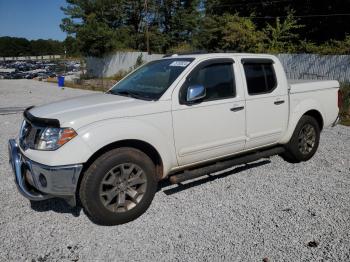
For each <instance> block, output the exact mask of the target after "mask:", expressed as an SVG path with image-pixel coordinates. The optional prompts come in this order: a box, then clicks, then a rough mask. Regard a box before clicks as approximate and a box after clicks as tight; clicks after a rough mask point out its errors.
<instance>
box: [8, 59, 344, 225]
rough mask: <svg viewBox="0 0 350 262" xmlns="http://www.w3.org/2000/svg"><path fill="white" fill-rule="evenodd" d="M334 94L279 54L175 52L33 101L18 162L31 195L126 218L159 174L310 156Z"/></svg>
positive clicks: (94, 214)
mask: <svg viewBox="0 0 350 262" xmlns="http://www.w3.org/2000/svg"><path fill="white" fill-rule="evenodd" d="M338 90H339V83H338V82H337V81H293V82H288V81H287V78H286V74H285V72H284V70H283V67H282V65H281V63H280V62H279V60H278V59H277V58H276V57H275V56H272V55H257V54H228V53H225V54H193V55H191V54H187V55H172V56H168V57H165V58H163V59H160V60H157V61H153V62H150V63H147V64H145V65H144V66H142V67H140V68H139V69H137V70H135V71H134V72H132V73H130V74H129V75H128V76H126V77H125V78H124V79H123V80H121V81H120V82H118V83H117V84H116V85H115V86H114V87H112V88H111V89H110V90H109V91H108V92H106V93H97V94H92V95H86V96H82V97H78V98H73V99H69V100H64V101H61V102H56V103H52V104H48V105H44V106H38V107H31V108H28V109H27V110H25V112H24V120H23V123H22V126H21V129H20V135H19V141H18V142H17V141H16V140H14V139H11V140H9V156H10V163H11V165H12V168H13V170H14V173H15V182H16V184H17V186H18V189H19V191H20V193H21V194H23V195H24V196H25V197H26V198H28V199H30V200H33V201H36V200H44V199H47V198H52V197H60V198H63V199H65V200H66V201H67V202H68V203H70V204H71V205H75V204H76V199H77V198H78V199H80V201H81V204H82V206H83V207H84V209H85V210H86V212H87V213H88V214H89V216H90V218H91V219H92V221H94V222H96V223H99V224H104V225H115V224H121V223H126V222H128V221H131V220H133V219H135V218H137V217H138V216H140V215H141V214H142V213H144V212H145V211H146V209H147V208H148V207H149V205H150V204H151V201H152V199H153V197H154V195H155V193H156V191H157V184H158V181H160V180H162V179H165V178H169V180H170V182H171V183H174V184H175V183H180V182H182V181H185V180H188V179H193V178H195V177H200V176H203V175H206V174H209V173H211V172H215V171H218V170H223V169H226V168H229V167H231V166H233V165H238V164H244V163H247V162H252V161H256V160H258V159H260V158H264V157H269V156H272V155H276V154H279V155H281V156H282V157H283V158H284V159H286V160H287V161H290V162H301V161H306V160H308V159H310V158H311V157H312V156H313V155H314V154H315V152H316V150H317V147H318V144H319V138H320V131H321V130H322V129H323V128H325V127H329V126H332V125H333V124H335V123H336V122H337V119H338V111H339V109H338V105H337V102H338V101H337V99H338V95H339V94H338Z"/></svg>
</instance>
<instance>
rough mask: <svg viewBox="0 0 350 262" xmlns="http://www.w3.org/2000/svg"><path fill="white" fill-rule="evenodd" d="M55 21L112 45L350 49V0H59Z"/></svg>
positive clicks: (89, 44) (88, 42) (91, 52)
mask: <svg viewBox="0 0 350 262" xmlns="http://www.w3.org/2000/svg"><path fill="white" fill-rule="evenodd" d="M66 2H67V5H66V6H65V7H62V10H63V12H64V13H65V15H66V17H65V18H64V19H63V20H62V24H61V29H62V30H63V31H65V32H67V33H68V34H70V35H72V36H75V38H76V40H77V45H78V47H79V50H80V51H81V53H82V54H83V55H87V56H103V55H105V54H106V53H109V52H112V51H114V50H142V51H146V50H148V51H150V52H154V53H171V52H181V51H191V50H206V51H224V50H232V51H239V52H270V53H278V52H293V53H294V52H303V53H321V54H349V53H350V36H349V35H347V33H348V32H349V30H350V28H349V27H348V26H347V25H349V24H350V0H333V1H331V2H330V1H327V0H308V1H302V0H268V1H258V0H234V1H232V0H204V1H203V0H128V1H126V0H90V1H85V0H66Z"/></svg>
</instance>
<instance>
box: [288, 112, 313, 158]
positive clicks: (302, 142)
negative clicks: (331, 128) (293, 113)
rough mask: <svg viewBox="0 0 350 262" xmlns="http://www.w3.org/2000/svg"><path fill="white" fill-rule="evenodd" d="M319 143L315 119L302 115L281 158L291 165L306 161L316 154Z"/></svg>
mask: <svg viewBox="0 0 350 262" xmlns="http://www.w3.org/2000/svg"><path fill="white" fill-rule="evenodd" d="M319 141H320V127H319V125H318V123H317V121H316V119H315V118H313V117H311V116H308V115H304V116H303V117H302V118H301V119H300V121H299V123H298V124H297V126H296V128H295V130H294V133H293V135H292V138H291V139H290V141H289V142H288V144H287V145H286V153H285V154H283V155H282V157H283V158H284V159H285V160H286V161H288V162H292V163H298V162H301V161H307V160H309V159H310V158H312V157H313V155H314V154H315V153H316V150H317V148H318V145H319Z"/></svg>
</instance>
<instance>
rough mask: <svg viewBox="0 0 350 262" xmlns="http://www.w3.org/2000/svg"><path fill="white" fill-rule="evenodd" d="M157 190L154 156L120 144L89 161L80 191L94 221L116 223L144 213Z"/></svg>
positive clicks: (83, 202)
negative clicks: (119, 146) (122, 146)
mask: <svg viewBox="0 0 350 262" xmlns="http://www.w3.org/2000/svg"><path fill="white" fill-rule="evenodd" d="M156 190H157V180H156V171H155V166H154V164H153V162H152V160H151V159H150V158H149V157H148V156H147V155H146V154H144V153H143V152H141V151H139V150H137V149H134V148H119V149H114V150H111V151H109V152H107V153H105V154H103V155H102V156H100V157H99V158H97V159H96V160H95V161H94V162H93V163H92V164H91V165H90V167H89V168H88V169H87V171H86V172H85V174H84V176H83V179H82V181H81V185H80V190H79V194H80V200H81V203H82V205H83V207H84V208H85V210H86V212H87V213H88V215H89V216H90V218H91V219H92V221H94V222H95V223H97V224H101V225H117V224H123V223H127V222H129V221H131V220H134V219H136V218H137V217H139V216H140V215H142V214H143V213H144V212H145V211H146V210H147V208H148V207H149V206H150V204H151V202H152V200H153V197H154V195H155V193H156Z"/></svg>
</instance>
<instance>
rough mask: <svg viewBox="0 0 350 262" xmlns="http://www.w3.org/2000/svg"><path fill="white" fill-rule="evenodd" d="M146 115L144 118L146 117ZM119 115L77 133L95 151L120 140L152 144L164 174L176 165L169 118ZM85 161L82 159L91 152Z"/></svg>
mask: <svg viewBox="0 0 350 262" xmlns="http://www.w3.org/2000/svg"><path fill="white" fill-rule="evenodd" d="M145 118H146V119H145ZM154 118H155V119H152V120H155V121H149V120H150V119H149V117H148V118H147V116H144V117H142V116H141V117H139V118H136V117H135V118H118V119H110V120H104V121H99V122H95V123H93V124H90V125H88V126H85V127H84V128H82V129H80V130H79V131H78V134H79V136H80V137H81V138H82V140H83V141H84V142H85V143H86V144H87V145H88V147H89V148H90V151H91V152H93V153H95V152H97V151H98V150H100V149H101V148H103V147H105V146H107V145H109V144H112V143H115V142H118V141H122V140H129V139H132V140H140V141H143V142H146V143H148V144H150V145H152V146H153V147H154V148H155V149H156V150H157V151H158V153H159V155H160V156H161V158H162V162H163V168H164V170H163V171H164V175H166V174H167V173H168V172H169V171H170V169H171V168H173V167H175V166H177V160H176V154H175V148H174V142H173V134H172V125H171V117H162V116H159V115H158V117H154ZM93 153H92V154H91V155H90V156H89V157H88V158H87V159H86V160H85V162H86V161H87V160H88V159H89V158H90V157H91V156H92V155H93Z"/></svg>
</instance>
